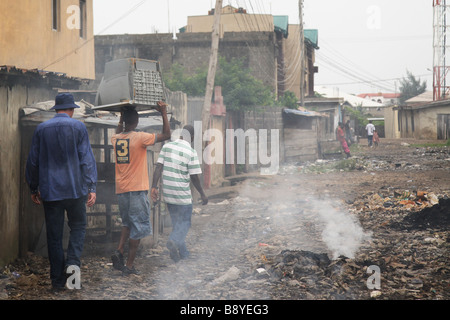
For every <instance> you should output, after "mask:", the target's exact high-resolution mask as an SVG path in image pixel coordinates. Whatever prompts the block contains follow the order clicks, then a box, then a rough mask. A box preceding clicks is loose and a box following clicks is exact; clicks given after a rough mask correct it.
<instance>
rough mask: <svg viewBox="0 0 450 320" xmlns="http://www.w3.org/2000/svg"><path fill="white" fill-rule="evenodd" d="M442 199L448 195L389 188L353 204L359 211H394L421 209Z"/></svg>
mask: <svg viewBox="0 0 450 320" xmlns="http://www.w3.org/2000/svg"><path fill="white" fill-rule="evenodd" d="M440 199H442V200H443V201H445V199H448V196H447V195H445V194H444V195H441V194H438V195H436V194H435V193H433V192H428V191H421V190H417V191H409V190H401V191H399V190H393V189H392V188H387V189H385V191H382V192H379V193H372V194H368V195H365V196H364V197H362V198H361V199H360V200H358V201H354V202H353V203H352V205H353V206H354V207H355V208H356V210H357V211H365V210H372V211H393V210H398V209H404V210H407V211H420V210H423V209H425V208H428V207H432V206H434V205H437V204H439V201H440Z"/></svg>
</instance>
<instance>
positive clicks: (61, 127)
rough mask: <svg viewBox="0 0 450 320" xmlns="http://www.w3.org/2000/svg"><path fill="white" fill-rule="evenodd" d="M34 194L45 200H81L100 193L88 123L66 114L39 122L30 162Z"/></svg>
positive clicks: (29, 182)
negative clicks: (93, 193) (88, 195)
mask: <svg viewBox="0 0 450 320" xmlns="http://www.w3.org/2000/svg"><path fill="white" fill-rule="evenodd" d="M25 175H26V180H27V183H28V185H29V187H30V189H31V192H32V193H35V192H37V191H38V190H39V192H40V194H41V198H42V200H43V201H58V200H64V199H78V198H80V197H82V196H85V195H87V194H88V192H96V183H97V165H96V163H95V158H94V154H93V153H92V148H91V144H90V142H89V136H88V133H87V129H86V126H85V125H84V123H82V122H81V121H78V120H75V119H72V118H71V117H70V116H69V115H67V114H65V113H58V114H56V116H55V117H54V118H53V119H50V120H48V121H45V122H43V123H41V124H39V125H38V126H37V128H36V130H35V132H34V135H33V140H32V144H31V150H30V153H29V155H28V159H27V165H26V173H25Z"/></svg>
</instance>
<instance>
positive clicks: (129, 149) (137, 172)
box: [111, 131, 156, 194]
mask: <svg viewBox="0 0 450 320" xmlns="http://www.w3.org/2000/svg"><path fill="white" fill-rule="evenodd" d="M155 141H156V135H155V134H153V133H147V132H135V131H131V132H125V133H119V134H115V135H113V136H112V138H111V142H112V145H113V146H114V155H115V158H116V193H117V194H118V193H124V192H131V191H145V190H148V189H149V181H148V179H149V177H148V167H147V147H148V146H151V145H154V144H155Z"/></svg>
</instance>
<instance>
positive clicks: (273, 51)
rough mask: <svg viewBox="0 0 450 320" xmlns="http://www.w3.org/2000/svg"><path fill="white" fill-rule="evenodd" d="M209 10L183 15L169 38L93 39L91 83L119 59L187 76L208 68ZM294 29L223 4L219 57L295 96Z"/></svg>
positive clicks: (310, 68)
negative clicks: (237, 61)
mask: <svg viewBox="0 0 450 320" xmlns="http://www.w3.org/2000/svg"><path fill="white" fill-rule="evenodd" d="M213 19H214V16H213V12H212V11H210V12H209V14H207V15H201V16H191V17H188V21H187V25H186V26H185V27H183V28H181V29H180V30H179V33H177V34H176V38H175V39H174V38H173V35H172V34H135V35H133V34H132V35H129V34H127V35H105V36H96V37H95V54H96V80H97V82H98V81H100V80H101V77H102V75H103V71H104V66H105V63H106V62H109V61H111V60H116V59H121V58H130V57H134V58H140V59H149V60H158V61H159V62H160V64H161V68H162V70H163V71H164V70H168V69H170V67H171V66H172V65H173V64H175V63H177V64H180V65H182V66H183V67H184V69H185V71H186V72H188V73H194V72H197V71H198V69H199V68H204V67H207V66H208V63H209V56H210V49H211V33H212V25H213ZM299 39H300V37H299V27H298V26H296V25H290V24H289V21H288V17H287V16H272V15H267V14H247V13H246V11H245V10H244V9H242V8H233V7H232V6H225V7H224V8H223V11H222V15H221V24H220V41H219V54H220V55H221V56H223V57H225V58H227V59H231V58H233V57H239V58H243V59H244V66H245V67H246V68H249V69H250V70H251V72H252V75H253V76H254V77H255V78H256V79H259V80H261V81H262V82H263V83H264V84H266V85H267V86H269V87H270V88H272V90H273V92H274V93H277V94H278V95H282V94H283V93H284V92H285V91H292V92H294V93H295V94H296V95H297V97H300V61H299V59H300V54H299V50H300V40H299ZM305 43H306V55H305V62H306V63H305V66H306V77H305V78H306V81H305V90H306V91H305V92H306V93H307V95H311V96H312V95H313V94H314V91H313V88H314V73H315V72H317V71H318V69H317V67H315V66H314V61H315V55H314V50H316V49H318V48H319V47H318V32H317V30H305Z"/></svg>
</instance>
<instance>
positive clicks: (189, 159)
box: [158, 139, 202, 205]
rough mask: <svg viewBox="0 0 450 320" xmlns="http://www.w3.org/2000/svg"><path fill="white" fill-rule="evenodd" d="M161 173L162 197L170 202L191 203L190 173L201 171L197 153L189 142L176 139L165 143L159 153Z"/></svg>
mask: <svg viewBox="0 0 450 320" xmlns="http://www.w3.org/2000/svg"><path fill="white" fill-rule="evenodd" d="M158 163H161V164H162V165H163V166H164V169H163V173H162V189H163V197H164V201H165V202H166V203H170V204H179V205H185V204H191V203H192V193H191V188H190V182H191V178H190V175H193V174H200V173H202V169H201V167H200V162H199V160H198V155H197V152H196V151H195V149H193V148H192V147H191V145H190V143H189V142H187V141H185V140H182V139H178V140H175V141H172V142H169V143H166V144H165V145H164V146H163V147H162V149H161V152H160V154H159V157H158Z"/></svg>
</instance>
